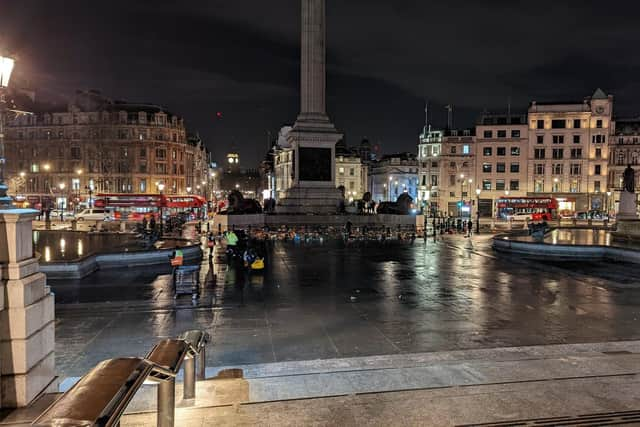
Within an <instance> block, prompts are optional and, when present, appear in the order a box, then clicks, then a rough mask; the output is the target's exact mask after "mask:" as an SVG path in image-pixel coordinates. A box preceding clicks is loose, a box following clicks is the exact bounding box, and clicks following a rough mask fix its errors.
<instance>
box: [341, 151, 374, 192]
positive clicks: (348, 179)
mask: <svg viewBox="0 0 640 427" xmlns="http://www.w3.org/2000/svg"><path fill="white" fill-rule="evenodd" d="M365 141H366V140H364V141H363V142H365ZM366 143H367V144H368V141H366ZM361 147H362V144H361V146H360V147H358V148H351V149H349V148H348V147H347V145H346V144H345V143H344V140H342V141H339V142H338V143H337V144H336V176H335V180H336V186H337V187H338V188H340V187H341V186H342V187H344V193H345V198H346V199H354V200H360V199H362V196H363V195H364V193H366V192H367V191H368V183H369V182H368V180H369V178H368V165H367V163H366V162H365V161H363V157H365V158H366V155H367V154H366V153H365V154H363V153H362V151H363V150H362V148H361Z"/></svg>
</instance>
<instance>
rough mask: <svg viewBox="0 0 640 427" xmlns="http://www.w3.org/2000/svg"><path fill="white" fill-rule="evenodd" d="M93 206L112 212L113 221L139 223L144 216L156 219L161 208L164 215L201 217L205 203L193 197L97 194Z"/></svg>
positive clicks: (201, 199)
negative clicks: (121, 220)
mask: <svg viewBox="0 0 640 427" xmlns="http://www.w3.org/2000/svg"><path fill="white" fill-rule="evenodd" d="M94 206H95V207H97V208H105V209H108V210H111V211H113V215H114V218H115V219H125V220H131V221H140V220H142V218H143V217H144V216H147V217H150V216H154V217H156V218H158V215H159V214H160V209H161V208H162V209H163V212H164V215H169V216H171V215H178V214H185V213H186V214H189V215H191V216H192V219H196V218H198V217H201V216H202V215H203V210H204V209H205V208H206V206H207V201H206V199H205V198H204V197H201V196H194V195H184V196H181V195H165V194H116V193H113V194H106V193H99V194H97V195H96V198H95V201H94Z"/></svg>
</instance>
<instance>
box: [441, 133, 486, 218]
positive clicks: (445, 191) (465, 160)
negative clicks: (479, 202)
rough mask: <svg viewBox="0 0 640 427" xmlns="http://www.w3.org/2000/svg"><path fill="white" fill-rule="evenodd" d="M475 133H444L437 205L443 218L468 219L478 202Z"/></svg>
mask: <svg viewBox="0 0 640 427" xmlns="http://www.w3.org/2000/svg"><path fill="white" fill-rule="evenodd" d="M474 150H475V130H474V129H464V130H445V131H444V136H443V138H442V152H441V153H440V183H439V184H440V185H439V186H438V195H437V197H436V198H435V203H437V204H438V206H439V212H440V213H441V214H443V215H451V216H469V215H470V214H471V209H472V204H473V200H475V197H476V195H475V188H476V187H475V185H476V181H475V163H474V162H475V154H476V153H475V151H474Z"/></svg>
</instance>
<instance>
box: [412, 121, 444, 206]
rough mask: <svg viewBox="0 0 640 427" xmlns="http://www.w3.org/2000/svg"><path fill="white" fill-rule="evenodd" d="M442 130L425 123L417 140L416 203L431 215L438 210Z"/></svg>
mask: <svg viewBox="0 0 640 427" xmlns="http://www.w3.org/2000/svg"><path fill="white" fill-rule="evenodd" d="M443 138H444V132H443V131H442V130H435V129H432V128H431V125H429V124H427V125H426V126H425V127H424V128H423V130H422V133H421V134H420V138H419V142H418V182H419V187H418V204H419V206H420V207H421V208H422V210H423V211H428V212H430V213H431V214H432V215H433V214H434V213H436V212H438V211H439V210H440V207H439V205H438V199H439V192H438V188H439V184H440V182H441V181H440V160H441V156H440V154H441V153H442V140H443Z"/></svg>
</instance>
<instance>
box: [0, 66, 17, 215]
mask: <svg viewBox="0 0 640 427" xmlns="http://www.w3.org/2000/svg"><path fill="white" fill-rule="evenodd" d="M13 64H14V60H13V59H12V58H9V57H6V56H0V207H3V208H6V207H9V206H11V197H9V196H7V190H8V187H7V184H5V182H4V172H5V161H6V159H5V157H4V128H5V121H6V119H7V101H6V99H5V91H6V88H7V87H8V86H9V79H10V78H11V72H12V71H13Z"/></svg>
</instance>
